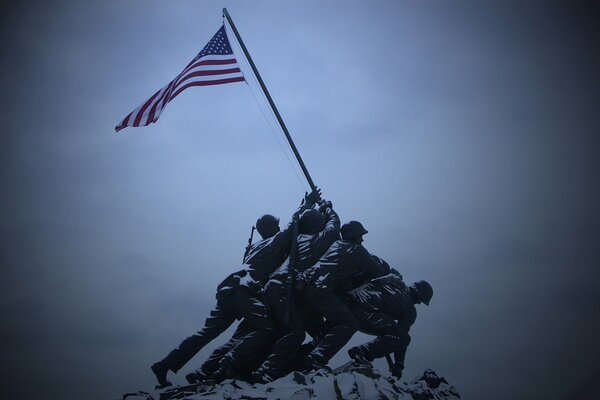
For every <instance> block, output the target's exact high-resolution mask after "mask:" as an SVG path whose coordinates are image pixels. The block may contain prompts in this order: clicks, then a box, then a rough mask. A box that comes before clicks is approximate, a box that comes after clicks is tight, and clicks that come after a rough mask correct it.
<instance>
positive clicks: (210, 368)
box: [200, 321, 250, 376]
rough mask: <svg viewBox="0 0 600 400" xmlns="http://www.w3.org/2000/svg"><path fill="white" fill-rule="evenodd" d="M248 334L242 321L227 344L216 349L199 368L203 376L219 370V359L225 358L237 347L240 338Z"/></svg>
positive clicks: (247, 328)
mask: <svg viewBox="0 0 600 400" xmlns="http://www.w3.org/2000/svg"><path fill="white" fill-rule="evenodd" d="M248 333H250V328H249V327H248V325H247V324H244V322H243V321H242V322H241V323H240V324H239V325H238V327H237V329H236V331H235V332H234V333H233V336H232V337H231V339H229V340H228V341H227V343H225V344H223V345H222V346H219V347H218V348H216V349H215V350H214V351H213V352H212V354H211V355H210V356H209V357H208V359H207V360H206V361H205V362H204V364H202V366H201V367H200V371H201V372H202V374H204V376H210V375H212V374H213V373H214V372H215V371H216V370H217V369H219V361H220V360H221V358H223V357H224V356H226V355H227V354H228V353H229V352H230V351H231V350H233V349H234V348H235V346H237V345H238V344H239V343H240V341H241V340H242V338H243V337H244V336H246V335H247V334H248Z"/></svg>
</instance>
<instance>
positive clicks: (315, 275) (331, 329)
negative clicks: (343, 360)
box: [302, 239, 389, 365]
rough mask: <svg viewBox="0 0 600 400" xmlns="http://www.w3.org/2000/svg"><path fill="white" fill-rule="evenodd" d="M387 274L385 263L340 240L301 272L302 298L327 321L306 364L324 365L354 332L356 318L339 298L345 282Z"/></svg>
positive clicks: (353, 243) (365, 251) (354, 243)
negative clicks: (319, 339)
mask: <svg viewBox="0 0 600 400" xmlns="http://www.w3.org/2000/svg"><path fill="white" fill-rule="evenodd" d="M387 273H389V266H387V264H385V265H384V264H382V263H380V262H378V260H377V259H375V258H374V257H372V256H371V254H369V252H368V251H367V249H365V248H364V247H363V246H362V245H360V244H358V243H356V242H353V241H349V240H343V239H340V240H337V241H336V242H334V243H333V244H332V245H331V246H330V247H329V249H328V250H327V252H326V253H325V254H324V255H323V256H322V257H321V259H320V260H319V261H318V262H317V264H315V265H314V266H312V267H310V268H308V269H307V270H306V271H305V272H304V274H303V276H304V280H305V281H306V287H305V288H304V291H303V293H302V297H303V299H305V300H306V301H307V302H308V303H309V304H310V305H311V306H313V307H314V308H315V309H316V310H317V311H318V312H319V313H320V314H321V315H322V316H323V317H325V319H326V320H327V324H326V325H327V328H326V331H325V332H324V336H323V338H322V340H321V341H320V342H319V344H318V345H317V347H316V348H315V349H314V350H313V351H312V352H311V353H310V354H309V356H308V357H307V360H308V363H309V364H313V365H314V364H318V365H324V364H327V362H328V361H329V359H331V357H333V356H334V355H335V353H337V352H338V351H339V350H340V349H341V348H342V347H343V346H344V345H345V344H346V343H347V342H348V340H349V339H350V338H351V337H352V335H353V334H354V332H356V330H357V329H358V322H357V321H356V318H355V317H354V315H353V314H352V312H351V311H350V310H349V309H348V307H347V305H346V303H344V301H343V300H342V298H341V297H340V295H341V294H342V293H341V291H344V290H346V289H347V285H348V282H350V281H351V280H352V278H356V277H358V276H361V277H362V278H363V279H370V278H375V277H378V276H382V275H385V274H387Z"/></svg>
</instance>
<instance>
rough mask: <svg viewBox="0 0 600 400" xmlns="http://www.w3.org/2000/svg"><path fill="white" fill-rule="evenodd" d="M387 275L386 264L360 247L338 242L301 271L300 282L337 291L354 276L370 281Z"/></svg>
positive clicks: (346, 242)
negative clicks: (315, 261) (301, 278)
mask: <svg viewBox="0 0 600 400" xmlns="http://www.w3.org/2000/svg"><path fill="white" fill-rule="evenodd" d="M386 267H387V268H386ZM389 272H390V270H389V265H387V264H382V263H380V262H378V261H377V260H376V259H375V258H374V257H372V256H371V254H369V252H368V251H367V249H365V248H364V247H363V246H362V245H360V244H357V243H354V242H350V241H347V240H343V239H340V240H337V241H335V242H334V243H333V244H332V245H331V246H330V247H329V249H327V251H326V252H325V254H323V256H322V257H321V258H320V259H319V261H318V262H317V263H316V264H315V265H314V266H312V267H310V268H308V269H307V270H306V271H305V272H304V279H305V280H306V282H307V283H312V284H314V285H315V286H317V287H318V288H321V289H327V290H332V291H340V290H344V289H345V288H347V285H348V282H349V281H351V279H352V278H353V277H356V276H358V275H362V276H364V278H365V279H371V278H376V277H378V276H382V275H386V274H388V273H389Z"/></svg>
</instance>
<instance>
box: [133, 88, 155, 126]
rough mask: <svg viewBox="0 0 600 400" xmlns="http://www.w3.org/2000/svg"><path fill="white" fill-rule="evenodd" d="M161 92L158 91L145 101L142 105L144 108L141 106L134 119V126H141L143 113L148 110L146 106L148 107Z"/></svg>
mask: <svg viewBox="0 0 600 400" xmlns="http://www.w3.org/2000/svg"><path fill="white" fill-rule="evenodd" d="M159 93H160V90H159V91H157V92H156V93H154V94H153V95H152V97H150V98H149V99H148V101H146V102H145V103H144V105H143V106H142V108H140V111H138V114H137V116H136V117H135V120H134V121H133V126H140V121H141V120H142V115H144V111H146V108H148V106H149V105H150V103H152V100H154V98H155V97H156V96H158V94H159ZM145 125H148V124H145Z"/></svg>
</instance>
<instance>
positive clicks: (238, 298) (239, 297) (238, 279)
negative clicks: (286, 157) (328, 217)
mask: <svg viewBox="0 0 600 400" xmlns="http://www.w3.org/2000/svg"><path fill="white" fill-rule="evenodd" d="M315 196H316V194H315V193H314V192H313V193H311V194H307V195H306V196H305V199H304V201H303V202H302V205H301V206H300V208H299V209H298V210H297V211H296V213H295V214H294V217H293V218H292V222H290V223H289V224H288V226H287V227H286V228H285V229H284V230H283V231H281V230H280V228H279V220H278V219H277V218H276V217H274V216H272V215H268V214H267V215H264V216H262V217H260V218H259V219H258V220H257V221H256V230H257V231H258V233H259V234H260V235H261V237H262V240H260V241H258V242H256V243H254V244H253V245H251V246H250V247H248V248H247V249H246V253H245V255H244V265H243V266H242V269H241V270H240V271H238V272H235V273H233V274H231V275H229V276H228V277H227V278H225V280H224V281H223V282H221V284H219V286H218V288H217V294H216V299H217V304H216V307H215V308H214V310H213V311H211V313H210V316H209V317H208V318H207V319H206V321H205V323H204V327H203V328H202V330H200V331H198V332H197V333H196V334H194V335H192V336H190V337H188V338H187V339H185V340H184V341H183V342H181V344H180V345H179V347H178V348H176V349H175V350H173V351H171V352H170V353H169V354H168V355H167V356H166V357H165V358H163V359H162V360H161V361H158V362H156V363H154V364H153V365H152V367H151V369H152V372H153V373H154V375H155V376H156V379H157V380H158V383H159V387H164V386H169V385H171V383H170V382H169V381H167V373H168V371H169V370H171V371H173V372H175V373H176V372H177V371H179V370H180V369H181V368H182V367H183V366H184V365H185V364H186V363H187V362H188V361H189V360H191V359H192V358H193V357H194V356H195V355H196V354H197V353H198V352H199V351H200V350H201V349H202V348H203V347H204V346H206V345H207V344H208V343H210V342H211V341H212V340H214V339H215V338H217V337H218V336H219V335H220V334H221V333H223V332H224V331H225V330H226V329H227V328H229V327H230V326H231V325H232V324H233V323H234V322H235V321H236V320H239V319H243V323H244V329H243V332H244V333H246V334H245V336H243V337H240V338H236V339H237V340H236V346H235V347H234V348H233V349H232V350H231V351H230V352H229V354H228V355H227V356H225V357H223V358H222V359H221V360H220V363H219V365H220V369H219V370H218V371H217V372H215V373H216V374H217V375H219V376H220V377H221V378H225V377H227V375H229V374H230V371H231V370H232V369H236V368H242V367H243V363H244V362H245V360H248V359H249V358H251V355H253V354H254V353H255V352H256V351H257V349H260V348H263V347H264V346H266V345H268V344H269V343H270V342H271V341H272V340H273V337H274V334H275V326H274V323H273V321H272V320H271V317H270V316H269V314H268V312H267V309H266V307H265V305H264V304H263V303H262V302H261V301H260V300H259V298H258V292H259V291H260V290H261V287H262V285H264V284H265V283H266V281H267V280H268V277H269V275H270V274H271V273H272V272H273V271H274V270H275V269H276V268H277V267H279V266H280V265H281V263H282V262H283V261H284V260H285V258H286V257H287V256H288V253H289V249H290V242H291V238H292V234H293V231H294V224H295V222H294V221H295V220H296V219H297V215H298V214H300V213H301V212H302V211H304V210H305V209H306V208H309V207H312V205H313V204H314V199H315ZM186 378H187V377H186ZM188 380H189V378H188Z"/></svg>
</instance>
